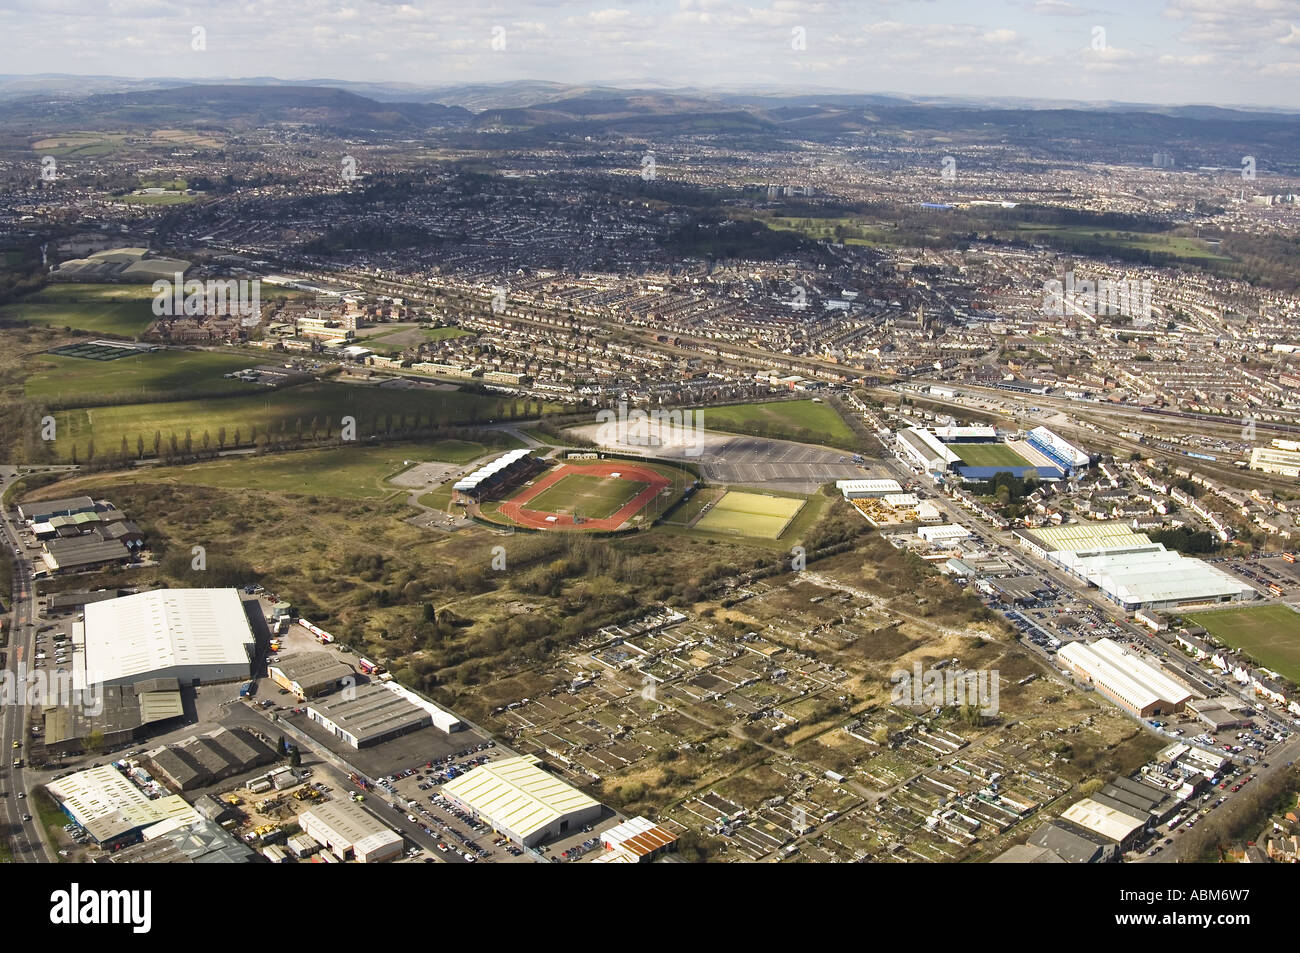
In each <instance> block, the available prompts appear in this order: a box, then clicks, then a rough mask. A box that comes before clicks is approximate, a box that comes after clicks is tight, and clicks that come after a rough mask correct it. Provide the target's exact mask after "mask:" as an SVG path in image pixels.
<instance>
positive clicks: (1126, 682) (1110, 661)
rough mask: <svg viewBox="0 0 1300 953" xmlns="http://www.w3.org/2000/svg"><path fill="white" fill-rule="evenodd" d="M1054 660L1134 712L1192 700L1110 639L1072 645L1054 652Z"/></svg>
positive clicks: (1184, 688) (1190, 694)
mask: <svg viewBox="0 0 1300 953" xmlns="http://www.w3.org/2000/svg"><path fill="white" fill-rule="evenodd" d="M1057 658H1059V659H1061V660H1062V661H1064V662H1065V663H1067V664H1068V665H1069V666H1070V667H1071V668H1072V669H1074V670H1076V671H1078V672H1082V673H1083V674H1084V675H1086V676H1087V677H1088V678H1090V679H1092V681H1093V682H1094V683H1095V684H1096V685H1097V686H1098V687H1101V688H1104V689H1106V691H1108V692H1109V693H1110V694H1111V695H1114V696H1116V697H1118V698H1120V699H1121V700H1123V702H1124V703H1125V704H1126V705H1128V706H1129V707H1130V708H1132V709H1133V710H1134V711H1142V710H1143V709H1144V708H1148V707H1149V706H1151V705H1154V704H1156V703H1157V702H1167V703H1169V704H1171V705H1174V706H1178V705H1181V704H1184V703H1185V702H1187V701H1188V700H1189V699H1190V698H1191V697H1192V693H1191V692H1190V691H1188V689H1187V687H1186V686H1184V685H1181V684H1179V683H1178V682H1176V681H1174V680H1173V679H1172V678H1170V677H1169V676H1168V675H1166V674H1165V673H1164V672H1162V671H1160V670H1159V669H1158V668H1156V667H1154V666H1152V665H1149V664H1148V663H1147V662H1145V661H1143V660H1142V659H1140V658H1138V656H1136V655H1134V654H1132V653H1131V652H1127V651H1125V650H1124V649H1123V648H1122V647H1121V646H1120V645H1119V644H1118V643H1117V642H1112V641H1111V640H1110V639H1099V640H1097V641H1096V642H1093V643H1092V644H1091V645H1087V644H1085V643H1083V642H1071V643H1069V644H1068V645H1066V646H1064V647H1063V648H1062V649H1061V650H1060V651H1059V652H1058V653H1057Z"/></svg>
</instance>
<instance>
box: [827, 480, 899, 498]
mask: <svg viewBox="0 0 1300 953" xmlns="http://www.w3.org/2000/svg"><path fill="white" fill-rule="evenodd" d="M835 489H837V490H839V491H840V493H841V494H843V496H844V499H846V500H864V499H874V498H879V497H883V496H889V495H890V494H893V493H902V492H903V488H902V486H900V485H899V483H898V481H897V480H836V481H835Z"/></svg>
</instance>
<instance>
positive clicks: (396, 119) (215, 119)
mask: <svg viewBox="0 0 1300 953" xmlns="http://www.w3.org/2000/svg"><path fill="white" fill-rule="evenodd" d="M471 119H472V114H471V113H470V112H469V111H468V110H466V109H464V108H462V107H460V106H443V105H441V104H440V103H379V102H376V101H375V100H373V99H368V98H366V97H364V96H358V95H356V94H355V93H349V92H347V91H345V90H341V89H329V88H325V87H318V86H283V85H276V86H203V85H187V86H178V87H173V88H170V89H152V90H133V91H130V92H123V93H100V94H94V95H91V96H88V97H86V98H84V99H79V100H73V101H65V102H62V103H59V104H54V105H52V104H51V103H49V102H48V100H45V99H19V100H14V101H10V102H8V103H4V104H2V105H0V120H3V121H4V122H6V123H9V124H23V123H24V122H26V123H29V124H34V125H44V126H49V125H51V124H57V125H58V126H61V127H63V128H77V129H109V128H123V127H130V126H137V125H156V126H171V127H176V128H186V127H190V126H195V125H212V124H220V125H223V126H227V127H230V128H241V127H244V128H249V127H257V126H270V125H275V124H280V123H294V124H307V125H314V126H320V127H323V128H326V129H331V130H336V131H338V132H340V133H355V134H366V133H408V134H409V133H414V132H419V131H421V130H424V129H427V128H430V127H455V126H462V125H465V124H467V123H468V122H469V121H470V120H471Z"/></svg>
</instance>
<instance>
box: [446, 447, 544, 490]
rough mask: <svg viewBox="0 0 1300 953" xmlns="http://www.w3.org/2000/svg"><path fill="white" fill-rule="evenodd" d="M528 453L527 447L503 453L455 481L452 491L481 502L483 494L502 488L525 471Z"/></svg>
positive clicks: (527, 463)
mask: <svg viewBox="0 0 1300 953" xmlns="http://www.w3.org/2000/svg"><path fill="white" fill-rule="evenodd" d="M529 453H530V451H529V449H528V448H527V447H522V448H520V449H519V450H511V451H510V452H509V453H504V454H502V455H501V456H499V457H497V458H496V459H495V460H493V461H492V462H491V463H486V464H484V465H483V466H481V467H479V468H478V469H477V470H475V471H474V472H473V473H471V474H469V476H466V477H463V478H462V479H460V480H457V481H456V483H455V484H454V486H453V489H454V490H455V491H456V492H457V493H459V494H461V495H463V496H466V497H469V498H470V499H471V500H474V501H478V500H481V499H483V497H484V495H485V494H487V493H488V492H490V491H491V490H493V489H496V488H497V487H500V486H503V485H504V484H505V483H506V481H507V480H509V479H510V478H511V477H514V476H518V475H519V474H520V473H522V472H523V471H524V470H526V469H527V468H528V466H529V461H530V459H531V458H530V457H529Z"/></svg>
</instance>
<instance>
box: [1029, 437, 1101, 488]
mask: <svg viewBox="0 0 1300 953" xmlns="http://www.w3.org/2000/svg"><path fill="white" fill-rule="evenodd" d="M1025 442H1026V443H1027V444H1029V446H1031V447H1033V448H1034V449H1035V450H1037V451H1038V452H1039V453H1041V454H1043V455H1044V456H1045V457H1047V458H1048V459H1049V460H1052V461H1053V462H1054V463H1056V464H1057V465H1058V466H1060V467H1061V468H1062V469H1063V470H1065V473H1066V475H1067V476H1069V475H1071V474H1073V473H1074V472H1075V471H1076V470H1081V469H1084V468H1086V467H1087V466H1088V465H1089V464H1090V463H1091V462H1092V458H1091V457H1090V456H1089V455H1088V454H1087V453H1085V452H1084V451H1083V450H1080V449H1079V448H1078V447H1076V446H1075V445H1074V444H1072V443H1070V442H1069V441H1067V440H1065V439H1064V438H1062V437H1059V436H1057V435H1056V434H1054V433H1052V431H1050V430H1048V429H1047V428H1046V427H1035V428H1034V429H1033V430H1031V431H1029V436H1028V437H1027V438H1026V439H1025Z"/></svg>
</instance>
